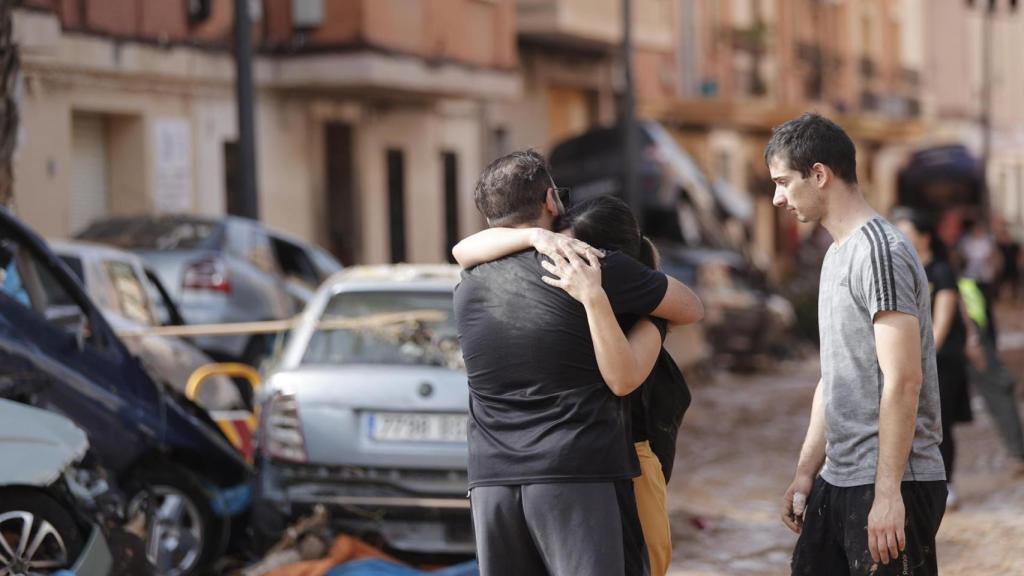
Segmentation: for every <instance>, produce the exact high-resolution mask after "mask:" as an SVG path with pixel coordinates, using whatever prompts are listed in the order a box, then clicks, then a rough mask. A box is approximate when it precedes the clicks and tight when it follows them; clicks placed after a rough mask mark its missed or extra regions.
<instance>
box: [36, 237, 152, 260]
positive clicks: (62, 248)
mask: <svg viewBox="0 0 1024 576" xmlns="http://www.w3.org/2000/svg"><path fill="white" fill-rule="evenodd" d="M47 243H48V244H49V245H50V249H51V250H53V252H54V253H55V254H57V255H58V256H65V255H67V256H78V257H79V258H106V259H108V260H120V261H122V262H132V263H138V264H140V265H141V264H142V259H141V258H139V257H138V256H136V255H134V254H132V253H131V252H128V251H125V250H121V249H120V248H114V247H112V246H108V245H106V244H96V243H94V242H85V241H82V240H47Z"/></svg>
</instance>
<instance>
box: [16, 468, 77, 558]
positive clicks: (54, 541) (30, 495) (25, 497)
mask: <svg viewBox="0 0 1024 576" xmlns="http://www.w3.org/2000/svg"><path fill="white" fill-rule="evenodd" d="M26 527H27V528H28V534H29V538H28V542H29V544H28V546H27V547H26V548H29V547H31V545H32V543H33V542H34V541H35V539H36V538H39V537H40V534H46V535H44V536H42V540H41V541H40V546H39V547H37V548H36V550H35V551H34V553H33V554H32V555H31V556H29V555H28V554H26V552H28V551H29V550H27V549H26V550H23V551H19V546H18V543H19V541H20V539H21V537H20V535H21V533H22V531H23V530H24V529H25V528H26ZM0 538H3V539H5V543H6V547H5V546H4V544H0V550H3V551H4V553H3V554H0V573H5V574H6V573H7V570H5V569H6V568H11V567H12V565H13V559H11V558H10V557H9V554H8V553H7V551H6V549H5V548H7V547H9V548H11V549H12V550H13V551H15V552H21V554H22V556H21V560H23V561H27V562H30V564H29V566H28V567H29V568H32V564H31V562H40V561H43V562H45V561H54V562H58V563H59V564H60V565H59V566H57V567H54V568H52V569H51V568H45V569H43V568H35V569H34V570H31V571H32V572H38V573H42V574H49V573H51V572H50V570H52V571H53V572H56V571H57V570H60V569H64V568H67V569H70V568H71V567H72V565H73V564H74V563H75V560H77V559H78V555H79V554H81V552H82V546H83V543H84V537H83V534H82V530H81V528H80V527H79V526H78V524H77V523H76V522H75V519H74V516H72V514H71V512H70V511H68V510H67V508H65V507H64V506H63V505H62V504H61V503H60V502H58V501H57V500H56V499H54V498H52V497H51V496H49V495H48V494H46V493H44V492H42V491H40V490H34V489H31V488H6V489H0Z"/></svg>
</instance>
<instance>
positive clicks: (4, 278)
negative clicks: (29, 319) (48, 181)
mask: <svg viewBox="0 0 1024 576" xmlns="http://www.w3.org/2000/svg"><path fill="white" fill-rule="evenodd" d="M73 283H74V280H72V279H71V278H69V277H67V276H64V275H63V273H62V271H59V270H51V269H50V268H49V267H48V266H47V264H46V263H45V262H43V261H41V260H40V259H39V258H38V257H37V256H36V255H35V254H33V253H32V252H30V251H29V250H27V249H25V248H23V247H22V246H21V245H19V244H18V243H17V242H16V241H14V240H12V239H10V238H0V295H2V296H0V298H3V299H5V300H6V301H5V302H4V303H5V304H6V303H7V302H10V301H13V302H15V303H17V304H18V305H21V306H24V307H25V308H27V309H29V310H32V311H34V312H35V313H37V314H39V316H41V319H42V320H44V321H46V322H48V323H50V324H51V325H53V326H56V327H57V328H59V329H61V330H63V331H64V332H66V333H68V334H69V335H74V336H76V337H78V338H81V340H82V341H84V342H87V343H90V344H95V343H96V342H95V339H94V336H93V334H92V329H91V327H90V324H89V314H88V312H87V311H86V310H85V308H84V307H83V306H82V304H81V303H80V302H79V301H78V300H77V298H76V297H75V295H74V293H73V291H72V288H71V286H72V285H73ZM27 329H31V328H30V327H27Z"/></svg>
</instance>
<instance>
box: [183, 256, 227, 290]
mask: <svg viewBox="0 0 1024 576" xmlns="http://www.w3.org/2000/svg"><path fill="white" fill-rule="evenodd" d="M182 285H183V287H184V288H185V289H187V290H210V291H213V292H222V293H224V294H229V293H230V292H231V280H230V279H229V278H228V267H227V266H225V265H224V262H223V261H222V260H220V259H219V258H204V259H203V260H199V261H198V262H194V263H192V264H191V265H190V266H189V267H188V268H187V269H186V270H185V278H184V280H183V282H182Z"/></svg>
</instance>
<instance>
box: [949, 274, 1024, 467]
mask: <svg viewBox="0 0 1024 576" xmlns="http://www.w3.org/2000/svg"><path fill="white" fill-rule="evenodd" d="M958 285H959V288H960V295H961V297H962V298H963V302H964V311H965V315H966V317H967V318H968V320H969V323H970V324H969V325H973V326H976V327H977V330H976V332H977V333H978V335H979V336H978V343H979V345H980V352H981V353H980V354H969V358H970V362H968V364H967V373H968V375H969V377H970V382H971V386H973V387H974V390H975V391H977V392H978V394H980V395H981V397H982V398H983V399H984V400H985V405H986V406H988V411H989V413H990V414H992V420H993V421H994V422H995V425H996V430H997V431H998V432H999V436H1000V437H1001V438H1002V439H1003V444H1004V445H1005V446H1006V449H1007V451H1008V452H1009V453H1010V456H1011V457H1012V458H1013V464H1012V466H1013V470H1014V472H1015V473H1016V474H1019V475H1024V430H1022V426H1021V417H1020V410H1019V408H1018V404H1017V402H1018V400H1017V392H1016V390H1017V382H1016V380H1015V379H1014V377H1013V374H1011V373H1010V371H1009V370H1008V369H1007V368H1006V365H1005V364H1003V362H1002V360H1001V359H1000V358H999V351H998V350H997V349H996V346H995V343H994V342H993V341H992V339H991V338H989V336H988V331H987V330H986V328H987V326H988V323H989V322H990V321H991V319H990V318H989V316H988V309H987V307H986V301H985V295H984V294H983V293H982V290H981V288H980V287H979V286H978V285H977V283H975V281H974V280H971V279H970V278H961V279H960V282H959V283H958ZM970 349H971V348H970V344H969V350H970Z"/></svg>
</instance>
